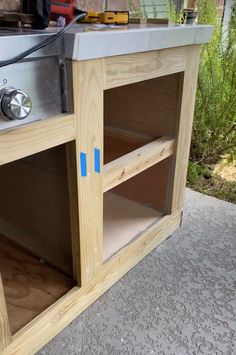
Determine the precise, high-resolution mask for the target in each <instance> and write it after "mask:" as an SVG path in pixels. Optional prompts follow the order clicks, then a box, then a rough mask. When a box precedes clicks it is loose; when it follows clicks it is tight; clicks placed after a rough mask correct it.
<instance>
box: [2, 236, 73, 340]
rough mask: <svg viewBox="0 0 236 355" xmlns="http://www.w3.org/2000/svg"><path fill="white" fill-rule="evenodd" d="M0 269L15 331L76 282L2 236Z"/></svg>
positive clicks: (12, 326) (10, 318)
mask: <svg viewBox="0 0 236 355" xmlns="http://www.w3.org/2000/svg"><path fill="white" fill-rule="evenodd" d="M0 270H1V271H0V272H1V276H2V282H3V289H4V294H5V298H6V303H7V311H8V317H9V323H10V329H11V332H12V334H15V333H16V332H17V331H18V330H20V329H21V328H22V327H23V326H25V325H26V324H27V323H29V322H30V321H31V320H32V319H34V318H35V317H36V316H38V315H39V314H40V313H41V312H42V311H44V310H45V309H46V308H48V307H49V306H50V305H52V304H53V303H54V302H56V301H57V300H58V299H59V298H60V297H61V296H63V295H64V294H65V293H67V292H68V291H69V290H70V289H71V288H72V287H73V286H74V282H73V281H72V279H70V278H69V277H67V276H65V275H64V274H62V273H60V272H58V271H56V270H55V269H53V268H52V267H50V266H49V265H47V264H45V263H42V262H40V260H38V259H36V258H35V257H32V256H31V255H30V254H29V253H28V252H26V251H25V250H23V249H22V248H20V247H18V246H17V245H16V244H15V243H13V242H10V241H8V240H7V239H6V238H5V237H2V236H0Z"/></svg>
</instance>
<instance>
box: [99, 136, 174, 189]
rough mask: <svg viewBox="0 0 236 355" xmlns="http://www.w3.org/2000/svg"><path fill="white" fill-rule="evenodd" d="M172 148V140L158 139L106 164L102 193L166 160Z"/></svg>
mask: <svg viewBox="0 0 236 355" xmlns="http://www.w3.org/2000/svg"><path fill="white" fill-rule="evenodd" d="M173 146H174V140H173V139H170V138H167V137H163V138H159V139H157V140H155V141H154V142H151V143H148V144H146V145H144V146H143V147H141V148H138V149H135V150H134V151H133V152H130V153H128V154H126V155H124V156H122V157H120V158H118V159H116V160H113V161H112V162H110V163H108V164H106V165H105V166H104V169H103V192H105V191H108V190H110V189H112V188H113V187H115V186H117V185H119V184H121V183H122V182H124V181H126V180H128V179H130V178H131V177H133V176H135V175H137V174H139V173H140V172H142V171H144V170H146V169H147V168H149V167H151V166H153V165H154V164H156V163H158V162H160V161H162V160H164V159H166V158H168V157H169V156H171V155H172V154H173Z"/></svg>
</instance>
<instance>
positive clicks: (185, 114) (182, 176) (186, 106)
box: [169, 45, 200, 213]
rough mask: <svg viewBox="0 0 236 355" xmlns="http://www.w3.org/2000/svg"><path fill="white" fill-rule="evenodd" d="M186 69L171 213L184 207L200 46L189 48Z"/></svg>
mask: <svg viewBox="0 0 236 355" xmlns="http://www.w3.org/2000/svg"><path fill="white" fill-rule="evenodd" d="M186 55H187V58H186V59H187V60H186V68H185V71H184V79H183V90H179V95H182V100H181V107H180V110H179V114H180V117H179V121H178V127H177V128H176V136H175V142H176V143H175V148H174V157H173V159H174V161H173V170H172V172H173V173H172V174H171V175H172V183H171V184H170V186H171V191H170V206H169V212H171V213H172V212H174V211H176V210H178V209H181V208H182V207H183V203H184V195H185V185H186V177H187V169H188V159H189V149H190V142H191V135H192V124H193V115H194V107H195V95H196V89H197V78H198V66H199V58H200V46H199V45H194V46H188V47H187V54H186Z"/></svg>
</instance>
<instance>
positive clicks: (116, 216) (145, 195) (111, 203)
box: [103, 157, 172, 261]
mask: <svg viewBox="0 0 236 355" xmlns="http://www.w3.org/2000/svg"><path fill="white" fill-rule="evenodd" d="M171 165H172V157H169V158H167V159H165V160H163V161H161V162H160V163H158V164H155V165H154V166H152V167H151V168H149V169H146V170H145V171H143V172H141V173H139V174H138V175H136V176H134V177H132V178H131V179H129V180H127V181H125V182H124V183H122V184H120V185H118V186H116V187H115V188H113V189H111V190H109V191H107V192H105V193H104V240H103V260H104V261H106V260H108V259H109V258H111V257H112V256H113V255H115V254H116V253H117V252H118V251H120V250H121V249H122V248H123V247H125V246H126V245H127V244H129V243H130V242H131V241H132V240H134V239H135V238H138V237H140V236H141V235H142V233H143V232H145V230H147V228H149V227H150V226H152V225H153V224H155V223H158V221H159V220H160V219H161V218H162V217H163V216H164V215H166V214H167V211H168V201H169V197H168V192H169V191H168V182H169V181H168V180H169V174H170V169H171Z"/></svg>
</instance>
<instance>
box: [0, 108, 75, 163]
mask: <svg viewBox="0 0 236 355" xmlns="http://www.w3.org/2000/svg"><path fill="white" fill-rule="evenodd" d="M75 127H76V119H75V115H73V114H71V115H60V116H57V117H53V118H49V119H45V120H42V121H36V122H32V123H28V124H25V125H22V126H18V127H15V128H12V129H9V130H5V131H1V132H0V165H2V164H6V163H10V162H11V161H14V160H17V159H21V158H24V157H26V156H29V155H32V154H35V153H38V152H41V151H43V150H46V149H49V148H52V147H55V146H57V145H60V144H63V143H66V142H69V141H72V140H73V139H75V134H76V133H75Z"/></svg>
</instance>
